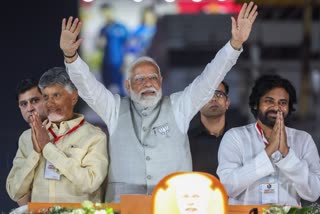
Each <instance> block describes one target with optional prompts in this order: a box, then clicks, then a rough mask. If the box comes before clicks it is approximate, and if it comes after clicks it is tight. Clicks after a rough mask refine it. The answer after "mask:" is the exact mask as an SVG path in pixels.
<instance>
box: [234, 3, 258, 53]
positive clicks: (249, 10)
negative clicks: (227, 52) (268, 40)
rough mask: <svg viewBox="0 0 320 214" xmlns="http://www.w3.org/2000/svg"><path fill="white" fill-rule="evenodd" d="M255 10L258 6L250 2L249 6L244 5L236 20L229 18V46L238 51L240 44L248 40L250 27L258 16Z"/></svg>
mask: <svg viewBox="0 0 320 214" xmlns="http://www.w3.org/2000/svg"><path fill="white" fill-rule="evenodd" d="M257 8H258V6H257V5H254V3H253V2H250V3H249V4H247V3H244V4H243V6H242V8H241V10H240V12H239V15H238V18H237V20H236V19H235V18H234V17H231V19H232V30H231V33H232V38H231V45H232V47H233V48H235V49H240V48H241V47H242V44H243V43H244V42H245V41H247V39H248V38H249V35H250V33H251V28H252V25H253V23H254V21H255V20H256V17H257V15H258V12H257Z"/></svg>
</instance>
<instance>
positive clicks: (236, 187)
mask: <svg viewBox="0 0 320 214" xmlns="http://www.w3.org/2000/svg"><path fill="white" fill-rule="evenodd" d="M247 137H248V134H246V133H243V134H242V136H241V135H240V132H237V131H235V129H231V130H229V131H227V132H226V133H225V135H224V137H223V138H222V141H221V144H220V148H219V152H218V161H219V166H218V169H217V174H218V176H219V178H220V180H221V182H222V184H223V185H224V187H225V188H226V190H227V192H228V195H229V197H232V198H236V197H238V196H239V195H240V194H241V193H242V192H243V191H245V190H246V189H247V188H248V187H249V186H250V185H252V184H253V183H255V182H256V181H258V180H259V179H261V178H263V177H265V176H267V175H269V174H271V173H273V172H274V167H273V165H272V163H271V161H270V159H269V157H268V155H267V153H266V152H265V150H264V149H262V150H261V149H260V151H259V152H258V153H256V154H254V155H252V158H247V157H245V155H243V154H249V156H250V154H252V151H254V150H257V148H253V147H252V145H250V143H251V141H250V138H247ZM245 138H247V139H245ZM259 143H261V147H263V146H264V145H263V142H259ZM258 145H259V144H258Z"/></svg>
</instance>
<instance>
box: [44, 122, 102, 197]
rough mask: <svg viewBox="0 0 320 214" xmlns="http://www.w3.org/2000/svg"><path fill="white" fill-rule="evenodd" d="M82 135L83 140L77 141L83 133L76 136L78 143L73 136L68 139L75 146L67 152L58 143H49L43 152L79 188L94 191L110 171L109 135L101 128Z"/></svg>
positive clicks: (88, 192)
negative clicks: (107, 143)
mask: <svg viewBox="0 0 320 214" xmlns="http://www.w3.org/2000/svg"><path fill="white" fill-rule="evenodd" d="M82 128H83V129H85V127H82ZM78 134H79V133H78ZM80 135H83V136H81V141H82V142H81V143H77V142H79V141H78V137H79V136H78V137H77V138H74V139H73V142H75V143H74V144H73V143H72V142H70V140H69V142H68V143H69V144H70V143H71V144H72V145H73V146H72V147H71V148H70V149H69V150H66V152H64V151H62V150H61V149H59V148H58V147H57V146H56V145H54V144H51V143H49V144H47V145H46V146H45V147H44V149H43V156H44V157H45V158H46V159H47V160H48V161H50V162H51V163H52V164H53V165H54V166H55V167H56V169H57V170H58V171H59V172H60V174H61V175H63V176H65V177H66V178H67V179H68V180H69V181H70V183H72V184H73V185H75V187H76V188H77V189H78V191H80V192H81V193H82V194H90V193H93V192H94V191H96V190H97V189H98V188H99V187H100V185H101V184H102V182H103V181H104V179H105V177H106V175H107V169H108V159H107V146H106V135H105V134H103V133H102V132H101V131H99V132H91V134H89V133H88V132H84V133H83V134H82V133H80ZM66 142H67V141H66ZM77 145H79V147H77Z"/></svg>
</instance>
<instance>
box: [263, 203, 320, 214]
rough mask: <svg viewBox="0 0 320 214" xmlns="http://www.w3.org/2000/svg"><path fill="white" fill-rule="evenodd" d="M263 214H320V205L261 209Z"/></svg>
mask: <svg viewBox="0 0 320 214" xmlns="http://www.w3.org/2000/svg"><path fill="white" fill-rule="evenodd" d="M262 213H263V214H320V205H319V204H317V203H314V204H312V205H310V206H307V207H290V206H271V207H269V208H268V209H262Z"/></svg>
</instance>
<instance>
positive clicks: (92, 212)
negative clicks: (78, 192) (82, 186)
mask: <svg viewBox="0 0 320 214" xmlns="http://www.w3.org/2000/svg"><path fill="white" fill-rule="evenodd" d="M81 206H82V208H78V209H75V208H65V207H60V206H53V207H51V208H49V210H48V211H45V212H43V213H44V214H114V212H113V209H112V208H110V207H108V206H102V204H101V203H95V204H94V203H92V202H91V201H84V202H82V203H81Z"/></svg>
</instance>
